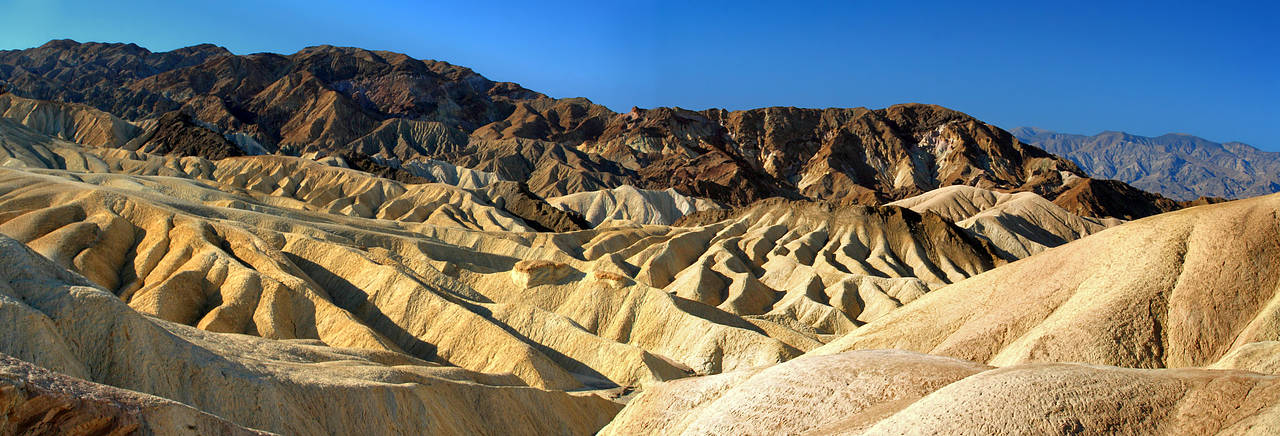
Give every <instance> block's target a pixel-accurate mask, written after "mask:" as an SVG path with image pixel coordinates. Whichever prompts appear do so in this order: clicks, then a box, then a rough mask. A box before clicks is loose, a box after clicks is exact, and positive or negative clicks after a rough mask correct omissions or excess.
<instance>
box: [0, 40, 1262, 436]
mask: <svg viewBox="0 0 1280 436" xmlns="http://www.w3.org/2000/svg"><path fill="white" fill-rule="evenodd" d="M0 79H3V80H4V82H5V83H7V87H6V88H5V89H8V90H9V91H11V92H7V93H0V319H3V320H4V321H5V322H6V325H7V326H9V328H7V329H6V330H4V332H3V333H2V334H0V434H51V433H52V434H58V433H64V434H184V433H198V434H259V433H274V434H423V433H425V434H502V435H506V434H593V433H597V432H600V433H602V434H802V433H803V434H904V433H908V434H938V433H955V434H996V433H1005V434H1043V433H1064V434H1103V433H1113V432H1122V433H1123V432H1128V433H1142V434H1147V433H1165V434H1173V433H1187V432H1190V433H1195V434H1268V433H1274V432H1277V431H1280V408H1277V406H1276V404H1277V403H1278V402H1280V379H1277V375H1276V374H1277V371H1280V358H1278V357H1277V355H1278V354H1277V353H1278V352H1280V297H1278V296H1277V295H1278V294H1277V292H1278V291H1280V272H1278V271H1276V270H1275V268H1274V266H1275V264H1276V263H1277V260H1280V242H1278V241H1280V218H1277V217H1278V216H1280V196H1277V195H1280V194H1277V195H1270V196H1262V197H1255V198H1248V199H1243V200H1237V201H1230V202H1218V201H1217V200H1204V199H1202V200H1200V201H1195V202H1191V201H1188V202H1179V201H1174V200H1171V199H1168V198H1165V197H1162V196H1161V195H1159V194H1154V193H1149V192H1145V191H1142V190H1140V189H1138V188H1135V187H1133V186H1130V185H1127V184H1125V183H1123V182H1119V181H1115V180H1101V179H1092V178H1089V177H1088V176H1087V175H1086V174H1085V173H1084V172H1083V171H1081V170H1080V168H1078V167H1077V166H1076V165H1075V164H1073V163H1072V162H1071V161H1069V160H1067V159H1064V158H1062V157H1058V156H1054V155H1052V154H1049V153H1047V152H1045V151H1044V150H1041V149H1039V148H1036V147H1033V146H1030V145H1027V144H1024V143H1022V142H1020V141H1019V140H1018V139H1016V138H1015V137H1014V136H1013V135H1011V134H1010V133H1008V132H1006V131H1004V130H1001V129H1000V128H998V127H995V126H993V125H990V124H987V123H985V122H982V121H980V120H977V119H975V118H973V117H970V116H968V115H965V114H963V113H960V112H957V111H953V110H950V109H946V108H942V107H939V106H932V105H922V104H904V105H896V106H891V107H888V108H884V109H865V108H854V109H797V108H776V107H775V108H763V109H752V110H742V111H727V110H718V109H711V110H705V111H688V110H683V109H679V108H653V109H639V108H636V109H633V110H631V111H630V112H627V113H615V112H613V111H610V110H608V109H607V108H605V107H603V106H599V105H595V104H593V103H591V102H590V101H588V100H586V99H581V98H579V99H554V98H551V97H548V96H545V95H542V94H540V93H537V92H534V91H530V90H527V89H524V88H522V87H520V86H519V85H516V84H513V83H503V82H493V81H490V80H488V79H485V78H484V77H483V76H481V75H479V74H477V73H475V72H473V71H471V70H469V69H467V68H464V67H459V66H455V65H451V64H447V63H444V62H438V61H424V60H418V59H413V58H410V57H408V56H405V55H401V54H397V53H391V52H382V51H369V50H363V49H355V48H343V47H329V46H322V47H312V48H308V49H305V50H302V51H300V52H298V53H295V54H292V55H287V56H286V55H276V54H270V53H259V54H252V55H234V54H231V53H230V52H228V51H226V50H225V49H221V48H219V47H216V46H210V45H202V46H195V47H190V48H185V49H179V50H175V51H171V52H162V53H154V52H150V51H148V50H146V49H143V48H141V47H138V46H134V45H126V44H98V43H87V44H80V43H75V42H72V41H54V42H50V43H49V44H46V45H44V46H41V47H38V48H33V49H28V50H15V51H3V52H0ZM1210 203H1213V204H1210Z"/></svg>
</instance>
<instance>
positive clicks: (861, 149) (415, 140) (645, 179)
mask: <svg viewBox="0 0 1280 436" xmlns="http://www.w3.org/2000/svg"><path fill="white" fill-rule="evenodd" d="M0 65H6V66H10V68H7V69H0V80H7V81H8V82H9V83H11V84H12V86H13V92H14V93H16V94H19V95H24V96H30V97H35V98H46V99H59V100H63V101H69V102H77V103H85V104H88V105H91V106H94V107H96V108H99V109H102V110H105V111H107V112H110V113H114V114H118V115H120V116H123V117H125V118H127V119H133V120H149V119H156V118H158V117H160V116H161V115H163V114H165V113H168V112H170V111H174V110H181V111H182V112H183V113H188V114H191V115H192V116H193V117H194V118H195V119H198V120H200V121H201V122H204V123H208V124H209V125H210V126H213V127H214V128H215V129H216V130H219V131H220V132H221V133H224V134H225V135H227V137H228V138H237V139H236V140H237V141H243V142H245V143H246V144H252V145H253V146H254V147H255V148H256V147H259V146H261V148H262V151H265V152H274V153H282V154H294V155H297V154H304V153H313V152H314V153H320V154H331V153H346V152H356V153H358V154H360V155H365V156H369V157H372V158H376V159H384V160H394V161H397V162H409V161H414V160H422V159H436V160H443V161H447V162H450V163H453V164H456V165H460V166H464V167H468V168H473V169H478V170H482V171H489V172H492V173H494V174H497V175H498V176H499V177H501V178H503V179H506V180H510V181H516V182H524V183H526V184H527V185H528V186H529V190H530V191H531V192H533V193H534V194H536V195H538V196H541V197H554V196H562V195H566V194H570V193H575V192H585V191H594V190H600V189H610V188H616V187H618V186H621V185H624V184H630V185H633V186H636V187H638V188H642V189H653V190H664V189H668V188H674V189H676V190H678V191H680V192H681V193H682V194H685V195H692V196H698V197H706V198H710V199H713V200H716V201H719V202H722V203H725V204H728V205H733V206H742V205H746V204H749V203H751V202H753V201H756V200H760V199H763V198H768V197H785V198H792V199H799V198H808V199H813V200H824V201H834V202H842V203H856V204H881V203H883V202H885V201H890V200H896V199H902V198H906V197H909V196H913V195H917V194H921V193H924V192H925V191H929V190H932V189H935V188H938V187H942V186H948V185H955V184H965V185H973V186H977V187H981V188H984V189H999V190H1006V191H1008V190H1032V191H1035V192H1037V193H1038V194H1040V195H1042V196H1045V197H1047V198H1049V199H1050V200H1055V199H1056V197H1057V196H1058V195H1059V194H1062V193H1064V192H1067V191H1068V190H1069V188H1071V187H1073V186H1075V184H1076V182H1078V181H1079V180H1081V179H1080V178H1081V177H1085V174H1084V173H1083V172H1081V171H1080V170H1079V169H1078V168H1077V167H1076V166H1075V165H1074V164H1072V163H1071V162H1070V161H1067V160H1065V159H1061V158H1057V157H1054V156H1052V155H1049V154H1047V153H1045V152H1043V151H1042V150H1040V149H1037V148H1035V147H1030V146H1026V145H1024V144H1022V143H1020V142H1019V141H1018V140H1017V139H1015V138H1014V137H1013V136H1012V135H1010V134H1009V133H1008V132H1005V131H1003V130H1000V129H998V128H996V127H994V126H991V125H989V124H986V123H983V122H981V121H978V120H976V119H974V118H972V117H969V116H967V115H965V114H962V113H960V112H956V111H952V110H948V109H945V108H941V107H937V106H930V105H920V104H907V105H896V106H892V107H889V108H886V109H879V110H869V109H865V108H854V109H797V108H785V107H775V108H763V109H753V110H747V111H725V110H719V109H712V110H706V111H701V112H694V111H688V110H684V109H679V108H655V109H649V110H644V109H634V110H632V111H630V112H628V113H625V114H618V113H614V112H612V111H610V110H608V109H607V108H605V107H603V106H599V105H596V104H593V103H591V102H590V101H589V100H586V99H582V98H574V99H560V100H557V99H552V98H549V97H546V96H544V95H542V94H539V93H536V92H533V91H530V90H527V89H524V88H522V87H520V86H519V85H516V84H514V83H503V82H493V81H490V80H488V79H485V78H484V77H483V76H480V75H479V74H476V73H474V72H472V71H471V70H469V69H466V68H463V67H458V66H454V65H450V64H447V63H444V62H437V61H421V60H417V59H413V58H410V57H408V56H405V55H402V54H398V53H391V52H383V51H369V50H362V49H357V48H344V47H331V46H319V47H310V48H307V49H304V50H302V51H299V52H298V53H294V54H292V55H288V56H281V55H275V54H254V55H247V56H235V55H231V54H229V53H227V52H226V51H225V50H223V49H221V48H218V47H213V46H197V47H191V48H186V49H181V50H175V51H173V52H167V53H151V52H149V51H146V50H145V49H142V48H139V47H137V46H133V45H118V44H117V45H112V44H78V43H75V42H71V41H55V42H51V43H49V44H46V45H44V46H41V47H38V48H33V49H28V50H20V51H8V52H0ZM169 149H170V148H163V147H162V148H157V150H169ZM208 149H209V147H197V148H192V149H186V148H179V149H178V150H181V151H186V152H195V153H199V152H205V150H208ZM206 153H207V152H206ZM209 156H212V155H208V156H206V157H209ZM393 175H394V174H393ZM1111 191H1113V192H1119V193H1125V194H1128V191H1129V190H1126V189H1112V190H1111ZM1137 192H1140V191H1137ZM1124 199H1125V200H1126V203H1130V204H1134V203H1136V204H1138V205H1137V206H1135V207H1132V208H1131V209H1133V210H1124V211H1117V210H1112V209H1109V208H1106V207H1101V206H1099V207H1097V208H1095V209H1100V210H1089V212H1091V213H1093V214H1094V215H1093V216H1098V217H1104V216H1114V217H1134V216H1135V215H1133V213H1134V212H1135V211H1143V212H1142V213H1147V214H1149V213H1148V212H1150V211H1157V210H1169V208H1170V206H1168V205H1165V204H1163V203H1164V200H1163V199H1162V198H1160V197H1158V196H1155V197H1152V196H1146V195H1137V194H1134V195H1128V196H1126V197H1124ZM1098 204H1099V205H1102V206H1111V205H1112V203H1098ZM1171 204H1172V203H1171ZM1176 206H1178V205H1177V204H1173V207H1176ZM1081 210H1086V209H1081ZM1136 216H1145V215H1136ZM548 228H553V227H548Z"/></svg>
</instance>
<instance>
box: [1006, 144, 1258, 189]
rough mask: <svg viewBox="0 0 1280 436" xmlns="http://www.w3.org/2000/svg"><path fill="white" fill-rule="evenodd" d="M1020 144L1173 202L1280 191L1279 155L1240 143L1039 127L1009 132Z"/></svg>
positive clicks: (1094, 175)
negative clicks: (1159, 195) (1069, 131)
mask: <svg viewBox="0 0 1280 436" xmlns="http://www.w3.org/2000/svg"><path fill="white" fill-rule="evenodd" d="M1010 132H1011V133H1013V134H1014V136H1017V137H1018V139H1019V140H1021V141H1023V142H1027V143H1030V144H1034V145H1036V146H1038V147H1040V148H1043V149H1045V150H1046V151H1048V152H1050V153H1053V154H1056V155H1059V156H1062V157H1066V158H1068V159H1071V160H1072V161H1074V162H1075V163H1076V164H1077V165H1079V166H1080V168H1081V169H1083V170H1084V171H1085V172H1087V173H1089V175H1091V176H1093V177H1099V178H1107V179H1116V180H1120V181H1122V182H1125V183H1129V184H1131V185H1133V186H1135V187H1138V188H1140V189H1143V190H1146V191H1152V192H1159V193H1161V194H1163V195H1165V196H1167V197H1169V198H1173V199H1178V200H1192V199H1195V198H1198V197H1201V196H1210V197H1224V198H1244V197H1254V196H1258V195H1265V194H1271V193H1274V192H1278V191H1280V153H1274V152H1266V151H1262V150H1259V149H1257V148H1255V147H1253V146H1250V145H1248V144H1243V143H1239V142H1225V143H1217V142H1213V141H1210V140H1207V139H1204V138H1200V137H1196V136H1191V135H1184V134H1178V133H1171V134H1167V135H1161V136H1157V137H1154V138H1152V137H1147V136H1138V135H1131V134H1128V133H1124V132H1102V133H1099V134H1097V135H1093V136H1086V135H1073V134H1068V133H1057V132H1052V131H1049V130H1044V129H1038V128H1035V127H1018V128H1015V129H1013V130H1010Z"/></svg>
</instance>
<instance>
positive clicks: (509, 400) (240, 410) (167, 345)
mask: <svg viewBox="0 0 1280 436" xmlns="http://www.w3.org/2000/svg"><path fill="white" fill-rule="evenodd" d="M0 254H2V255H3V258H4V259H5V262H4V263H3V265H2V266H0V297H2V298H0V318H4V319H5V324H6V325H9V326H11V328H10V329H8V330H6V331H5V332H4V334H3V335H0V351H2V352H4V353H6V354H10V355H13V356H15V357H18V358H21V359H23V360H26V361H29V362H32V363H35V364H37V365H40V366H43V367H45V368H49V369H53V370H56V371H58V372H62V373H65V374H68V375H71V376H74V377H79V378H84V379H87V380H92V381H96V382H100V383H104V384H109V385H113V386H117V387H121V388H125V389H130V390H136V391H139V392H145V393H150V394H154V395H158V396H161V397H165V398H170V399H175V400H179V401H182V402H184V403H187V404H190V405H192V406H194V407H196V408H199V409H202V410H204V411H207V412H210V413H213V414H215V415H218V416H221V417H224V418H227V419H229V420H231V421H233V422H236V423H238V424H241V425H245V426H249V427H254V428H260V429H266V430H270V431H275V432H279V433H282V434H318V433H352V432H362V433H367V432H368V431H372V430H374V429H377V431H380V432H385V434H397V433H399V434H403V433H413V432H419V431H428V432H448V433H469V432H481V433H494V434H508V433H513V432H515V433H537V434H540V433H584V432H586V431H590V430H591V429H592V428H593V427H597V426H601V425H603V424H604V423H605V422H606V421H607V420H608V419H609V417H610V416H612V414H613V413H614V411H615V410H616V407H617V406H615V405H614V404H613V403H610V402H609V401H607V400H604V399H602V398H597V397H594V396H581V397H576V396H571V395H569V394H565V393H557V392H547V391H541V390H537V389H532V388H528V387H519V386H513V387H505V386H502V384H504V383H510V382H511V381H512V380H506V381H504V380H503V379H502V378H501V377H490V376H483V375H479V374H474V373H470V372H467V371H460V370H458V369H456V368H442V367H438V366H432V365H428V364H425V363H424V362H421V361H415V360H413V359H411V358H408V357H406V356H403V355H399V354H397V353H388V352H376V351H359V350H346V349H338V348H330V347H328V346H324V345H322V344H317V343H314V342H313V343H306V342H293V343H290V342H283V341H267V340H263V339H258V338H253V337H249V336H244V335H231V334H219V333H209V332H202V331H199V330H195V329H192V328H189V327H185V326H181V325H177V324H173V323H169V322H165V321H160V320H156V319H153V318H148V317H144V316H142V315H140V314H138V313H137V312H135V311H134V310H133V309H131V308H129V307H128V306H126V305H125V304H124V302H122V301H120V300H119V299H118V298H116V297H115V296H114V295H112V294H111V293H109V292H106V291H104V290H102V289H100V288H97V287H96V286H94V285H93V284H91V283H90V282H89V281H88V280H86V279H85V278H83V277H81V276H79V275H77V274H75V273H72V272H69V271H66V270H64V269H61V268H60V267H58V266H57V265H55V264H54V263H53V262H52V261H50V260H48V259H45V258H44V257H41V256H40V255H38V254H36V253H35V252H32V251H30V250H29V249H28V248H26V247H24V246H23V245H22V244H21V243H19V242H17V241H14V240H12V239H9V238H8V237H2V236H0ZM494 383H497V384H494ZM264 409H265V410H271V411H272V412H271V413H269V414H264V413H262V410H264ZM334 410H348V411H358V412H356V413H333V411H334ZM496 410H501V411H502V413H503V415H502V419H490V418H486V417H485V416H484V415H483V414H478V412H482V411H496Z"/></svg>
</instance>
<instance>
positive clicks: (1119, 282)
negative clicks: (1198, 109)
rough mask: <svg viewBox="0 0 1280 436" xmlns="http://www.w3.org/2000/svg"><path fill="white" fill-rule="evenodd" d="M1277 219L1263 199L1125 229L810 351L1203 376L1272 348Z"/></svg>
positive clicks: (952, 289)
mask: <svg viewBox="0 0 1280 436" xmlns="http://www.w3.org/2000/svg"><path fill="white" fill-rule="evenodd" d="M1278 213H1280V196H1277V195H1270V196H1265V197H1257V198H1252V199H1247V200H1238V201H1233V202H1229V203H1223V204H1217V205H1210V206H1201V207H1195V208H1191V209H1186V210H1182V211H1178V212H1173V213H1167V214H1163V215H1160V216H1156V217H1151V218H1147V219H1143V220H1138V221H1133V222H1130V223H1126V224H1124V225H1121V226H1118V227H1115V228H1112V229H1108V230H1106V231H1103V232H1100V233H1098V234H1095V235H1093V236H1090V237H1086V238H1084V239H1081V240H1079V241H1076V242H1073V243H1070V244H1067V245H1064V246H1061V247H1058V248H1054V249H1050V250H1046V251H1044V252H1042V253H1040V254H1037V255H1035V256H1032V257H1030V258H1027V259H1024V260H1022V261H1019V262H1015V263H1012V264H1009V265H1007V266H1004V267H1001V268H999V269H996V270H994V271H990V272H988V273H986V274H981V275H978V276H976V277H973V278H970V279H968V280H965V281H963V282H960V283H957V284H955V285H952V286H949V287H947V288H944V289H941V290H938V291H935V292H932V293H930V294H928V295H926V296H925V297H924V298H921V299H920V301H918V302H917V303H916V304H913V305H911V306H910V307H908V308H905V309H903V310H900V311H895V312H893V313H891V314H890V315H887V316H885V317H883V318H882V319H879V320H877V321H876V322H873V323H871V324H869V325H867V326H866V327H864V328H861V329H859V330H857V331H855V332H854V333H852V334H850V335H848V336H846V337H844V338H841V339H839V340H837V341H834V342H832V343H830V344H828V345H826V346H824V347H823V348H821V349H819V350H815V352H817V353H836V352H840V351H844V350H851V349H872V348H900V349H907V350H916V351H921V352H929V353H933V354H941V355H948V356H955V357H960V358H964V359H970V360H975V361H979V362H990V363H992V364H996V365H1008V364H1015V363H1020V362H1054V361H1058V362H1089V363H1096V364H1106V365H1119V366H1127V367H1136V368H1166V367H1167V368H1178V367H1195V366H1206V365H1209V364H1212V363H1214V362H1216V361H1218V360H1219V359H1221V358H1222V357H1223V356H1224V355H1227V354H1228V353H1230V352H1232V351H1233V350H1236V349H1238V348H1240V347H1242V346H1244V345H1245V344H1249V343H1251V342H1257V341H1268V340H1276V339H1280V333H1278V332H1280V329H1278V328H1277V325H1280V324H1277V323H1278V322H1280V305H1278V303H1277V302H1278V301H1280V299H1278V298H1277V297H1276V295H1277V291H1278V290H1280V272H1277V271H1276V269H1275V268H1273V265H1274V260H1275V259H1280V243H1277V241H1280V225H1277V224H1280V223H1278V222H1277V214H1278ZM957 308H965V309H961V310H957Z"/></svg>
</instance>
